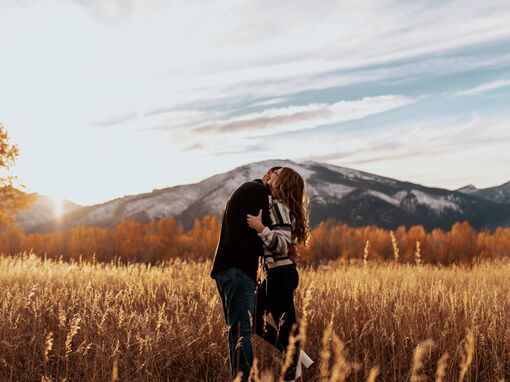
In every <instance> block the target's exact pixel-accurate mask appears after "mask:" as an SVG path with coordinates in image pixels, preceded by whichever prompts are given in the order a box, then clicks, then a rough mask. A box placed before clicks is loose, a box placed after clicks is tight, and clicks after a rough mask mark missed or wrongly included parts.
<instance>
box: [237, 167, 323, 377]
mask: <svg viewBox="0 0 510 382" xmlns="http://www.w3.org/2000/svg"><path fill="white" fill-rule="evenodd" d="M267 184H268V186H269V188H270V190H271V196H270V200H269V217H270V221H271V223H270V225H269V226H264V224H263V223H262V217H261V215H262V214H261V212H260V213H259V215H258V216H253V215H248V216H247V221H248V225H249V226H250V227H251V228H253V229H255V230H256V231H257V233H258V235H259V237H260V238H261V239H262V242H263V243H264V258H263V265H264V278H263V281H262V282H261V284H260V285H259V286H258V288H257V295H256V302H255V306H256V308H255V309H256V311H255V323H254V326H255V333H257V334H258V335H259V336H261V337H262V338H263V339H264V340H266V341H267V342H269V343H270V344H271V345H273V346H275V347H276V348H277V349H278V350H279V351H280V352H282V353H285V352H286V351H287V348H288V345H289V338H290V336H291V335H297V319H296V310H295V306H294V291H295V290H296V288H297V286H298V283H299V274H298V271H297V268H296V264H295V263H294V262H293V261H292V260H291V258H290V257H289V250H290V248H291V246H292V245H297V244H304V245H306V244H307V243H308V239H309V229H308V197H307V195H306V192H305V181H304V179H303V177H302V176H301V175H300V174H299V173H297V172H296V171H295V170H293V169H291V168H289V167H282V168H281V169H278V170H275V171H273V172H272V174H271V177H270V178H269V180H268V182H267ZM269 314H271V316H272V318H273V321H274V323H275V324H276V326H277V327H274V326H272V325H270V324H269V323H268V322H267V320H266V317H267V316H268V315H269ZM289 350H292V351H293V357H292V362H291V365H290V366H289V367H288V368H287V371H286V373H285V375H284V380H285V381H292V380H295V379H296V378H298V377H299V376H300V374H301V364H304V365H305V366H306V367H309V366H310V365H311V363H312V362H313V361H312V360H311V359H310V358H309V357H308V356H307V355H306V353H304V352H303V351H302V350H301V349H300V346H299V342H296V343H295V346H294V349H289Z"/></svg>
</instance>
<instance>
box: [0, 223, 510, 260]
mask: <svg viewBox="0 0 510 382" xmlns="http://www.w3.org/2000/svg"><path fill="white" fill-rule="evenodd" d="M219 230H220V222H219V220H218V219H217V218H216V217H213V216H205V217H204V218H202V219H200V220H196V221H195V223H194V225H193V228H192V229H191V230H189V231H187V232H185V231H184V230H183V227H182V225H181V224H180V223H179V222H178V221H176V220H175V219H174V218H171V217H170V218H167V219H161V220H158V221H153V222H149V223H145V224H143V223H138V222H133V221H126V222H124V223H122V224H119V225H118V226H116V227H112V228H103V227H83V226H80V227H75V228H71V229H68V230H65V231H61V232H55V233H48V234H40V233H34V234H25V233H24V232H23V231H22V230H20V229H18V228H15V227H10V228H9V229H8V230H4V231H3V232H0V253H11V254H16V253H20V252H23V251H26V252H29V251H33V252H35V253H36V254H39V255H41V256H48V257H53V258H60V257H62V258H63V259H79V258H82V259H89V260H90V259H95V260H97V261H104V262H109V261H111V260H120V261H123V262H132V261H134V262H147V263H157V262H160V261H165V260H170V259H175V258H182V259H190V260H198V261H200V260H205V259H210V258H212V256H213V254H214V251H215V249H216V244H217V239H218V234H219ZM311 235H312V240H311V243H310V246H309V247H307V248H305V247H301V248H300V251H301V261H302V263H304V264H319V263H323V262H328V261H338V262H340V263H344V264H356V263H359V264H361V263H362V261H363V256H364V248H365V247H366V242H367V241H369V243H370V245H369V246H368V252H367V260H368V261H369V262H383V261H385V262H395V261H397V262H400V263H413V264H414V263H416V251H417V243H419V248H420V261H423V262H425V263H433V264H444V265H449V264H452V263H472V262H473V261H479V260H489V259H494V258H498V257H499V258H500V257H506V258H510V228H498V229H497V230H495V231H494V232H490V231H476V230H474V229H473V228H472V227H471V226H470V225H469V224H468V223H466V222H464V223H457V224H455V225H453V226H452V228H451V229H450V231H443V230H440V229H435V230H433V231H432V232H426V231H425V230H424V229H423V227H421V226H414V227H411V228H409V229H406V228H405V227H403V226H402V227H399V228H397V229H396V230H394V231H392V232H390V231H386V230H384V229H382V228H379V227H375V226H367V227H359V228H353V227H349V226H347V225H345V224H340V223H337V222H335V221H333V220H329V221H325V222H322V223H320V224H319V225H318V226H317V227H315V228H314V229H313V230H312V232H311ZM392 237H393V240H392ZM395 247H396V248H397V251H398V256H395V250H396V249H395Z"/></svg>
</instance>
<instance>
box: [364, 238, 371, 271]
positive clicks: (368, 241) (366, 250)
mask: <svg viewBox="0 0 510 382" xmlns="http://www.w3.org/2000/svg"><path fill="white" fill-rule="evenodd" d="M369 252H370V240H367V242H366V244H365V249H364V250H363V266H364V267H366V266H367V265H368V253H369Z"/></svg>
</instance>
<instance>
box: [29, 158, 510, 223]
mask: <svg viewBox="0 0 510 382" xmlns="http://www.w3.org/2000/svg"><path fill="white" fill-rule="evenodd" d="M276 165H284V166H288V167H292V168H294V169H295V170H296V171H298V172H299V173H300V174H301V175H302V176H303V177H304V178H305V180H306V182H307V187H308V193H309V196H310V206H311V209H310V222H311V225H312V226H314V225H316V224H318V223H319V222H320V221H323V220H326V219H336V220H338V221H340V222H343V223H346V224H349V225H351V226H362V225H377V226H380V227H382V228H387V229H394V228H396V227H397V226H400V225H405V226H407V227H409V226H412V225H418V224H421V225H423V226H424V227H425V228H426V229H428V230H430V229H434V228H443V229H447V228H449V227H450V226H451V225H452V224H454V223H455V222H457V221H464V220H465V221H468V222H469V223H470V224H471V225H472V226H473V227H475V228H495V227H498V226H507V225H510V219H509V218H508V216H510V205H508V206H507V205H504V204H503V205H502V204H499V203H496V202H493V201H491V200H486V199H483V198H481V197H478V196H476V195H470V194H467V193H464V192H461V191H451V190H446V189H441V188H433V187H426V186H422V185H419V184H414V183H411V182H402V181H398V180H396V179H392V178H388V177H383V176H379V175H374V174H370V173H367V172H363V171H358V170H353V169H349V168H346V167H340V166H335V165H331V164H324V163H320V162H315V161H305V162H301V163H298V162H294V161H291V160H288V159H287V160H281V159H272V160H265V161H260V162H254V163H249V164H245V165H242V166H239V167H236V168H234V169H233V170H231V171H228V172H225V173H221V174H216V175H213V176H211V177H209V178H206V179H204V180H202V181H200V182H197V183H193V184H188V185H178V186H173V187H167V188H163V189H156V190H153V191H152V192H147V193H142V194H137V195H128V196H124V197H121V198H116V199H113V200H111V201H107V202H104V203H101V204H96V205H93V206H86V207H82V208H79V209H75V210H73V211H71V212H70V213H68V214H66V215H64V216H63V217H62V218H61V219H60V220H59V221H57V220H53V221H45V222H41V223H40V224H39V225H33V226H32V227H31V228H29V230H30V231H32V232H52V231H55V230H58V229H63V228H69V227H73V226H78V225H85V226H87V225H98V226H104V227H112V226H115V225H116V224H119V223H122V222H123V221H125V220H136V221H139V222H143V223H146V222H148V221H151V220H157V219H161V218H166V217H168V216H174V217H175V218H176V219H178V220H180V221H181V222H182V223H183V226H184V227H185V228H190V227H191V226H192V224H193V222H194V220H195V219H199V218H201V217H203V216H204V215H206V214H209V215H214V216H218V217H219V216H220V215H221V212H222V210H223V207H224V205H225V203H226V201H227V199H228V197H229V196H230V194H231V193H232V192H233V191H234V190H235V189H236V188H237V187H238V186H240V185H241V184H242V183H244V182H245V181H249V180H253V179H256V178H260V177H262V175H263V174H264V173H265V172H266V171H267V169H268V168H270V167H273V166H276ZM509 183H510V182H509Z"/></svg>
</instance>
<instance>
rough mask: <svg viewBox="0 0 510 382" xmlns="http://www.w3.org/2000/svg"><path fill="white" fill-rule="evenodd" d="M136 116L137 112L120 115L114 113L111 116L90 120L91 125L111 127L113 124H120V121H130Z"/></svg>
mask: <svg viewBox="0 0 510 382" xmlns="http://www.w3.org/2000/svg"><path fill="white" fill-rule="evenodd" d="M137 118H138V113H127V114H122V115H115V116H111V117H107V118H105V119H102V120H99V121H96V122H92V124H93V125H95V126H99V127H111V126H115V125H120V124H122V123H126V122H128V121H132V120H134V119H137Z"/></svg>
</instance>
